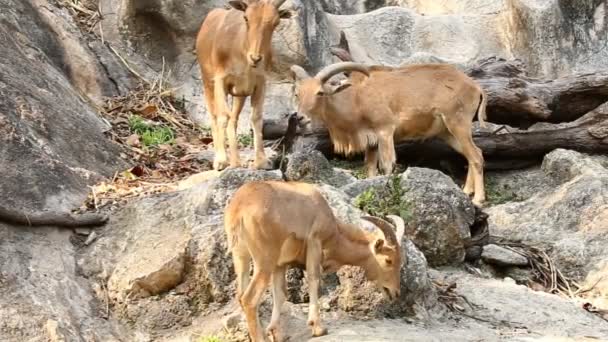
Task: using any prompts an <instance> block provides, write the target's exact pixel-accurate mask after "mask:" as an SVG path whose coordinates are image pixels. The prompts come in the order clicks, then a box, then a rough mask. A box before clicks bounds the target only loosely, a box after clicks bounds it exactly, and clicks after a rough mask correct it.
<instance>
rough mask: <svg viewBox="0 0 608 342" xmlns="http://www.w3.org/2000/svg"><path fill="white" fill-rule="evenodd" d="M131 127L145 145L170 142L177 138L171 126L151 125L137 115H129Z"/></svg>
mask: <svg viewBox="0 0 608 342" xmlns="http://www.w3.org/2000/svg"><path fill="white" fill-rule="evenodd" d="M129 129H130V130H131V132H133V133H135V134H137V135H139V138H140V141H141V144H142V145H143V146H144V147H152V146H158V145H162V144H170V143H172V142H173V140H174V139H175V133H174V132H173V130H172V129H171V128H170V127H167V126H164V125H158V126H155V125H150V124H148V123H146V122H145V121H144V119H143V118H141V117H140V116H137V115H131V116H130V117H129Z"/></svg>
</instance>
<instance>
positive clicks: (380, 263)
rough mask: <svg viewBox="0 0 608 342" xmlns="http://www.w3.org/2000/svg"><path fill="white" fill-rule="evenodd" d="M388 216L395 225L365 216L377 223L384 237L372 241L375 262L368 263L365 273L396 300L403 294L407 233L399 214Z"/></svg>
mask: <svg viewBox="0 0 608 342" xmlns="http://www.w3.org/2000/svg"><path fill="white" fill-rule="evenodd" d="M388 218H389V219H390V220H391V221H393V224H394V227H393V226H392V225H391V224H390V223H388V222H386V221H385V220H383V219H381V218H378V217H373V216H364V217H363V219H365V220H367V221H370V222H372V223H373V224H374V225H376V226H377V227H378V228H379V229H380V231H382V235H383V237H384V238H378V239H376V240H375V241H373V242H372V246H371V249H372V252H373V257H374V259H375V262H373V263H368V266H367V268H366V270H365V274H366V276H367V278H368V279H369V280H371V281H373V282H375V283H376V286H378V288H379V289H380V290H381V291H382V293H383V294H384V295H385V296H386V297H388V298H389V299H391V300H396V299H397V298H399V296H400V295H401V264H402V260H401V240H402V238H403V234H404V233H405V223H404V222H403V219H402V218H401V217H399V216H395V215H389V216H388ZM395 230H396V232H395Z"/></svg>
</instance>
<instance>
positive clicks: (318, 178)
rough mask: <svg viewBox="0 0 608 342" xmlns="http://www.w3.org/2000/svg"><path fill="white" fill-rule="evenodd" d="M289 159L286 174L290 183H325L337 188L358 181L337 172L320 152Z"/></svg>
mask: <svg viewBox="0 0 608 342" xmlns="http://www.w3.org/2000/svg"><path fill="white" fill-rule="evenodd" d="M287 158H288V161H287V166H286V168H285V171H284V174H285V179H286V180H288V181H300V182H308V183H325V184H330V185H333V186H336V187H341V186H345V185H348V184H350V183H352V182H354V181H356V178H355V177H353V176H351V175H349V174H346V173H343V172H336V170H335V169H334V168H333V166H332V165H331V164H330V163H329V161H328V160H327V158H325V156H323V154H322V153H321V152H319V151H316V150H314V151H307V152H296V153H293V154H291V155H289V156H288V157H287Z"/></svg>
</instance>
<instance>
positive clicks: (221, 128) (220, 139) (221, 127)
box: [213, 77, 230, 170]
mask: <svg viewBox="0 0 608 342" xmlns="http://www.w3.org/2000/svg"><path fill="white" fill-rule="evenodd" d="M214 102H215V104H214V106H215V110H216V120H217V122H216V124H215V133H216V136H215V137H213V145H214V146H215V158H214V160H213V168H214V169H216V170H223V169H225V168H226V167H227V166H228V159H227V157H226V128H227V126H228V117H229V116H230V112H229V110H228V106H227V105H226V89H224V79H223V78H219V77H218V78H216V79H215V84H214Z"/></svg>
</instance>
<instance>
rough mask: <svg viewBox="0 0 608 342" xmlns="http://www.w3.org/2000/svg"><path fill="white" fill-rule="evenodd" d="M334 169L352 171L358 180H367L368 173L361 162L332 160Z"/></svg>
mask: <svg viewBox="0 0 608 342" xmlns="http://www.w3.org/2000/svg"><path fill="white" fill-rule="evenodd" d="M329 163H330V164H331V166H332V167H337V168H340V169H346V170H350V171H352V175H353V176H354V177H355V178H357V179H365V177H366V176H367V171H366V170H365V166H364V165H363V163H361V162H356V161H349V160H341V159H331V160H330V161H329Z"/></svg>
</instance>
